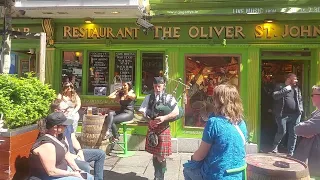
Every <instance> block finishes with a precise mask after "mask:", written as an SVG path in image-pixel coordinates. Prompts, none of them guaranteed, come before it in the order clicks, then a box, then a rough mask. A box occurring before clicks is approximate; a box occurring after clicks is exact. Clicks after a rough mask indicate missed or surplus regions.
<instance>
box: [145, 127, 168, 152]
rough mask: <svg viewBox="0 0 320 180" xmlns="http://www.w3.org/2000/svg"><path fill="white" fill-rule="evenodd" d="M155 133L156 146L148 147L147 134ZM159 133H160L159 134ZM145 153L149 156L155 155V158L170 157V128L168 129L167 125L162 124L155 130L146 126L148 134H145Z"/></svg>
mask: <svg viewBox="0 0 320 180" xmlns="http://www.w3.org/2000/svg"><path fill="white" fill-rule="evenodd" d="M151 131H152V132H155V133H156V134H158V140H159V143H158V146H156V147H151V146H149V145H148V134H149V133H150V132H151ZM160 132H161V133H160ZM145 147H146V148H145V149H146V151H147V152H149V153H150V154H153V155H156V156H161V157H165V156H170V155H171V154H172V151H171V134H170V127H168V123H163V124H160V125H158V126H157V127H156V128H154V129H151V127H150V126H148V132H147V139H146V146H145Z"/></svg>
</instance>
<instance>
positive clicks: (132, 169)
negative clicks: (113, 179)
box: [112, 165, 146, 174]
mask: <svg viewBox="0 0 320 180" xmlns="http://www.w3.org/2000/svg"><path fill="white" fill-rule="evenodd" d="M145 170H146V167H139V166H135V167H132V166H122V165H116V166H115V167H114V168H113V169H112V171H113V172H118V173H121V174H127V173H134V174H143V173H144V172H145Z"/></svg>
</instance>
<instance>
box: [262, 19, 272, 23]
mask: <svg viewBox="0 0 320 180" xmlns="http://www.w3.org/2000/svg"><path fill="white" fill-rule="evenodd" d="M264 22H265V23H273V22H274V20H273V19H265V20H264Z"/></svg>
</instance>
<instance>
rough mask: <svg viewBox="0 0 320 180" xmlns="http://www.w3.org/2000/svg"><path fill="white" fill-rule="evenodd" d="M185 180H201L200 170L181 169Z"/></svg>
mask: <svg viewBox="0 0 320 180" xmlns="http://www.w3.org/2000/svg"><path fill="white" fill-rule="evenodd" d="M183 175H184V179H185V180H203V177H202V174H201V169H200V168H193V169H191V168H183Z"/></svg>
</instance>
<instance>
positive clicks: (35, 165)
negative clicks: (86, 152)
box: [29, 134, 68, 179]
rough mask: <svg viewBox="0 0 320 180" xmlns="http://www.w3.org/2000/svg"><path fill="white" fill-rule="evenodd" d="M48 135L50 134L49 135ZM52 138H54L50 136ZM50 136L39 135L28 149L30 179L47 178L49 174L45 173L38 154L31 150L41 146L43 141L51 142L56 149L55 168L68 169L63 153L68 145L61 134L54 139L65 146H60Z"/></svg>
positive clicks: (64, 153) (66, 150)
mask: <svg viewBox="0 0 320 180" xmlns="http://www.w3.org/2000/svg"><path fill="white" fill-rule="evenodd" d="M49 136H50V135H49ZM51 137H52V138H55V137H53V136H51ZM51 137H48V135H47V134H46V135H43V136H41V137H39V138H38V139H37V140H36V142H35V143H34V145H33V146H32V148H31V150H30V156H29V164H30V165H29V167H30V176H31V179H32V178H34V177H36V178H39V179H47V178H48V177H49V175H48V174H47V172H46V170H45V169H44V167H43V165H42V163H41V160H40V157H39V156H38V155H35V154H34V153H33V150H34V149H36V148H38V147H39V146H41V145H42V144H45V143H51V144H53V145H54V147H55V149H56V154H55V156H56V168H58V169H61V170H67V169H68V164H67V161H66V160H65V155H66V153H67V152H68V145H67V144H66V142H65V141H64V137H63V136H61V137H59V138H55V139H56V141H60V142H61V143H62V144H63V145H64V146H65V147H63V146H61V144H60V143H58V142H56V141H55V140H53V139H52V138H51ZM53 155H54V154H48V156H53Z"/></svg>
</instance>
